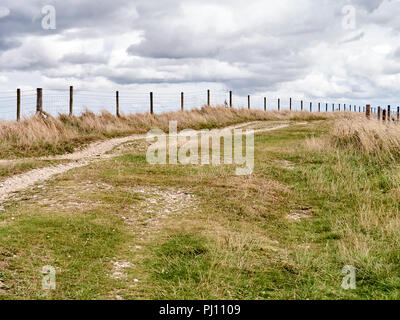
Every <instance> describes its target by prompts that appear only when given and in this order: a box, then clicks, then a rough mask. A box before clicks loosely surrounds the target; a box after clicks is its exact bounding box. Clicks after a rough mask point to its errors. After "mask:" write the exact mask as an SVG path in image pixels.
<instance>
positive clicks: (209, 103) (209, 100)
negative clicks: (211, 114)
mask: <svg viewBox="0 0 400 320" xmlns="http://www.w3.org/2000/svg"><path fill="white" fill-rule="evenodd" d="M209 105H211V98H210V90H207V106H209Z"/></svg>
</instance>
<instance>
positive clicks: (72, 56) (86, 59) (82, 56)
mask: <svg viewBox="0 0 400 320" xmlns="http://www.w3.org/2000/svg"><path fill="white" fill-rule="evenodd" d="M60 62H66V63H69V64H78V65H79V64H107V62H108V57H107V56H105V55H102V54H98V55H96V54H94V55H92V54H86V53H82V52H75V53H68V54H66V55H64V56H63V57H62V59H61V60H60Z"/></svg>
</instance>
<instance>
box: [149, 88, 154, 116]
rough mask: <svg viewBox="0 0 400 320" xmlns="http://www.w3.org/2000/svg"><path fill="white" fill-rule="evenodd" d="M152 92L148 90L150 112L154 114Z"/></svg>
mask: <svg viewBox="0 0 400 320" xmlns="http://www.w3.org/2000/svg"><path fill="white" fill-rule="evenodd" d="M153 103H154V100H153V92H150V114H154V104H153Z"/></svg>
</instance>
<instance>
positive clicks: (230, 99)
mask: <svg viewBox="0 0 400 320" xmlns="http://www.w3.org/2000/svg"><path fill="white" fill-rule="evenodd" d="M229 106H230V107H231V108H232V107H233V97H232V91H229Z"/></svg>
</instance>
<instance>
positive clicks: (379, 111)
mask: <svg viewBox="0 0 400 320" xmlns="http://www.w3.org/2000/svg"><path fill="white" fill-rule="evenodd" d="M378 120H379V121H381V107H378Z"/></svg>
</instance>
